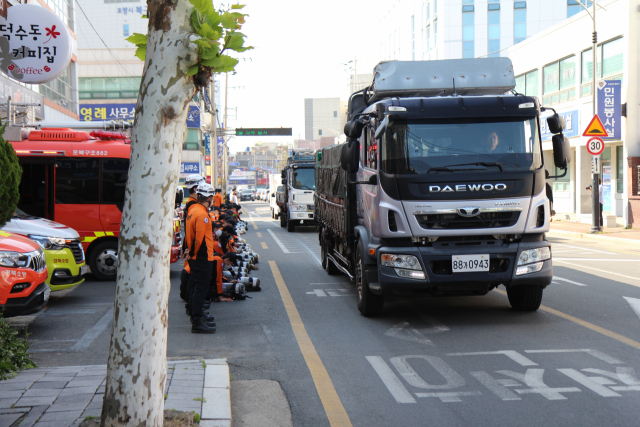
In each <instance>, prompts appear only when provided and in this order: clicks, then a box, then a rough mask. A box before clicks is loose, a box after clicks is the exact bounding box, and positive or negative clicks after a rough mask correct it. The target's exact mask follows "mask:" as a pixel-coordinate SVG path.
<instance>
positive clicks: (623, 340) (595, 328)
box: [496, 289, 640, 350]
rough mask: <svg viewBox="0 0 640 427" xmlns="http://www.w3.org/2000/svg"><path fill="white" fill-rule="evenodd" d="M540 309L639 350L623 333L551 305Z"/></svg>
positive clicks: (498, 290) (639, 346)
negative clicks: (617, 332)
mask: <svg viewBox="0 0 640 427" xmlns="http://www.w3.org/2000/svg"><path fill="white" fill-rule="evenodd" d="M496 292H498V293H499V294H502V295H507V293H506V292H505V291H503V290H501V289H496ZM540 309H541V310H544V311H546V312H547V313H551V314H554V315H556V316H558V317H562V318H563V319H566V320H568V321H570V322H573V323H576V324H578V325H580V326H584V327H585V328H587V329H591V330H592V331H594V332H597V333H599V334H602V335H604V336H606V337H609V338H613V339H614V340H616V341H619V342H621V343H623V344H626V345H628V346H629V347H633V348H635V349H637V350H640V342H638V341H634V340H632V339H631V338H627V337H625V336H624V335H620V334H616V333H615V332H612V331H610V330H608V329H605V328H602V327H600V326H597V325H594V324H593V323H589V322H587V321H586V320H582V319H578V318H577V317H573V316H571V315H570V314H565V313H563V312H561V311H558V310H556V309H553V308H551V307H547V306H546V305H541V306H540Z"/></svg>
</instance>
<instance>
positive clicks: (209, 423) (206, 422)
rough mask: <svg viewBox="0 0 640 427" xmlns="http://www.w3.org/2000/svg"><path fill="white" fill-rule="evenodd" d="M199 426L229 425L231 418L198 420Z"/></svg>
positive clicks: (218, 426) (229, 426)
mask: <svg viewBox="0 0 640 427" xmlns="http://www.w3.org/2000/svg"><path fill="white" fill-rule="evenodd" d="M200 427H231V420H200Z"/></svg>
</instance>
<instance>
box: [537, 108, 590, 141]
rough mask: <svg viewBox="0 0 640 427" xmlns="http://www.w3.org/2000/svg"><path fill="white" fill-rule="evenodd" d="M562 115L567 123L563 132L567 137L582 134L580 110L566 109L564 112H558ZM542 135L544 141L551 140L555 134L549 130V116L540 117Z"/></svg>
mask: <svg viewBox="0 0 640 427" xmlns="http://www.w3.org/2000/svg"><path fill="white" fill-rule="evenodd" d="M558 115H559V116H560V117H562V118H563V119H564V121H565V123H566V127H565V130H564V132H563V134H564V136H566V137H567V138H571V137H572V136H578V135H580V124H579V123H578V110H573V111H565V112H563V113H558ZM540 135H541V136H542V140H543V141H551V138H552V137H553V134H552V133H551V132H549V126H548V125H547V118H546V117H545V118H541V119H540Z"/></svg>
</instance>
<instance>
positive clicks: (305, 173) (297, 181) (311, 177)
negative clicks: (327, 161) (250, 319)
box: [291, 168, 316, 190]
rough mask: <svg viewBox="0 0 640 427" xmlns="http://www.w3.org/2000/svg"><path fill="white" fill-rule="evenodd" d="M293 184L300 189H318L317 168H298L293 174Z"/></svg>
mask: <svg viewBox="0 0 640 427" xmlns="http://www.w3.org/2000/svg"><path fill="white" fill-rule="evenodd" d="M291 186H292V187H293V188H298V189H300V190H315V189H316V170H315V169H314V168H297V169H294V170H293V172H292V174H291Z"/></svg>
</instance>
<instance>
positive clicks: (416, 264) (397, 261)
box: [380, 254, 422, 270]
mask: <svg viewBox="0 0 640 427" xmlns="http://www.w3.org/2000/svg"><path fill="white" fill-rule="evenodd" d="M380 259H381V260H382V265H384V266H386V267H397V268H406V269H408V270H422V266H421V265H420V261H418V258H416V257H414V256H413V255H395V254H382V255H380Z"/></svg>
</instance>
